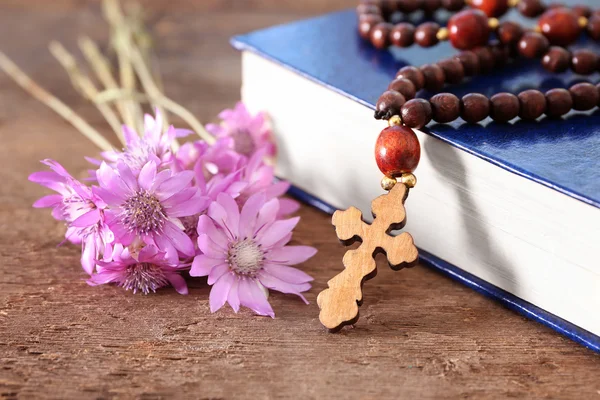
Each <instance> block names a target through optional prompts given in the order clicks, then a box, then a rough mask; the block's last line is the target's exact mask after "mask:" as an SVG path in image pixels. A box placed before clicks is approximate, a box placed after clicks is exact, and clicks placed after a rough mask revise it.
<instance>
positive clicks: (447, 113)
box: [429, 93, 460, 123]
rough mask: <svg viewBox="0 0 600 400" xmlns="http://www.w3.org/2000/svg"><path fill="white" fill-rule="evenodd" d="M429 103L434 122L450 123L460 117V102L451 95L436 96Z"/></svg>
mask: <svg viewBox="0 0 600 400" xmlns="http://www.w3.org/2000/svg"><path fill="white" fill-rule="evenodd" d="M429 102H430V103H431V110H432V113H433V114H432V115H433V120H434V121H435V122H439V123H446V122H451V121H454V120H455V119H457V118H458V117H459V116H460V100H459V99H458V97H456V96H455V95H453V94H452V93H439V94H436V95H435V96H433V97H432V98H431V99H429Z"/></svg>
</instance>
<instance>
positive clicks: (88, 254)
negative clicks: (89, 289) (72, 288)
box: [29, 160, 113, 274]
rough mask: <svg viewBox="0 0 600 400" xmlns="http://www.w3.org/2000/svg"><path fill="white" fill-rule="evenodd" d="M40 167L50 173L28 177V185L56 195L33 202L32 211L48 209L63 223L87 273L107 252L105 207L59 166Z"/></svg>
mask: <svg viewBox="0 0 600 400" xmlns="http://www.w3.org/2000/svg"><path fill="white" fill-rule="evenodd" d="M42 163H43V164H45V165H47V166H49V167H50V169H51V170H52V171H41V172H35V173H33V174H31V175H30V176H29V180H30V181H31V182H35V183H38V184H40V185H42V186H46V187H47V188H50V189H52V190H54V191H56V192H57V193H58V194H52V195H48V196H44V197H42V198H41V199H39V200H38V201H36V202H35V203H34V204H33V206H34V207H35V208H45V207H51V208H52V215H53V216H54V218H56V219H57V220H60V221H65V222H66V224H67V233H66V236H65V237H66V239H67V240H69V241H70V242H72V243H75V244H81V247H82V249H81V253H82V254H81V265H82V267H83V269H84V270H85V272H87V273H88V274H91V273H92V272H93V270H94V267H95V265H96V260H97V259H98V258H99V257H100V256H101V255H102V254H105V255H107V254H109V253H110V252H111V246H110V243H111V242H112V241H113V234H112V232H111V231H110V229H108V227H107V226H106V225H105V224H104V215H103V210H102V209H103V208H104V207H105V204H104V202H103V201H102V200H100V199H99V198H98V197H97V196H96V195H94V193H93V192H92V190H91V189H90V188H89V187H87V186H85V185H83V184H82V183H81V182H79V181H78V180H77V179H75V178H73V177H72V176H71V174H69V173H68V172H67V171H66V170H65V169H64V168H63V166H62V165H60V164H59V163H57V162H56V161H53V160H44V161H42Z"/></svg>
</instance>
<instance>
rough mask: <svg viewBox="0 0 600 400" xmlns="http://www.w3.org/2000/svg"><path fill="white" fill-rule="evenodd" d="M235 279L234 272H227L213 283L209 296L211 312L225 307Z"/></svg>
mask: <svg viewBox="0 0 600 400" xmlns="http://www.w3.org/2000/svg"><path fill="white" fill-rule="evenodd" d="M234 279H237V278H236V277H235V275H234V274H232V273H231V274H225V275H223V276H221V278H220V279H219V280H218V281H217V282H216V283H215V284H214V285H213V287H212V289H211V290H210V297H209V303H210V312H212V313H214V312H216V311H218V310H219V309H220V308H221V307H223V305H224V304H225V302H226V301H227V296H228V295H229V291H230V290H231V286H232V285H233V282H234Z"/></svg>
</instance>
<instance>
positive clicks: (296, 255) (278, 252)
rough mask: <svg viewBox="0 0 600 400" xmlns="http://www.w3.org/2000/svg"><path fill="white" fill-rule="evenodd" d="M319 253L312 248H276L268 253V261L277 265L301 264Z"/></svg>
mask: <svg viewBox="0 0 600 400" xmlns="http://www.w3.org/2000/svg"><path fill="white" fill-rule="evenodd" d="M316 253H317V249H315V248H314V247H310V246H285V247H280V248H274V249H272V250H270V251H269V252H268V253H267V260H269V261H270V262H272V263H276V264H285V265H295V264H300V263H302V262H304V261H306V260H308V259H309V258H311V257H312V256H314V255H315V254H316Z"/></svg>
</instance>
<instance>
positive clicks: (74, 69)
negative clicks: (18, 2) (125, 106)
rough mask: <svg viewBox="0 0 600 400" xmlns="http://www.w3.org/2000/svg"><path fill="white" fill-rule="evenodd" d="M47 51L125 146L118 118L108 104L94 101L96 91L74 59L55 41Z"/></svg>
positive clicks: (96, 94)
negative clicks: (94, 106)
mask: <svg viewBox="0 0 600 400" xmlns="http://www.w3.org/2000/svg"><path fill="white" fill-rule="evenodd" d="M49 49H50V52H51V53H52V55H53V56H54V57H55V58H56V59H57V60H58V62H59V63H60V64H61V65H62V66H63V68H64V69H65V70H66V71H67V74H69V78H70V79H71V82H72V83H73V86H74V87H75V89H76V90H78V91H79V92H80V93H81V94H82V95H83V96H84V97H85V98H87V99H88V100H90V101H91V102H93V103H94V104H95V105H96V107H97V108H98V111H99V112H100V114H102V116H103V117H104V119H106V122H108V124H109V125H110V127H111V128H112V129H113V131H114V132H115V134H116V135H117V137H118V138H119V140H120V141H121V143H122V144H125V137H124V136H123V133H122V129H121V121H119V118H118V117H117V115H116V114H115V112H114V111H113V109H112V108H111V107H110V106H109V105H108V104H106V103H99V102H97V101H96V97H97V96H98V89H97V88H96V86H95V85H94V83H93V82H92V81H91V80H90V79H89V78H88V77H87V76H86V75H85V74H84V73H82V72H81V71H80V69H79V67H78V66H77V62H76V61H75V57H73V56H72V55H71V53H69V52H68V51H67V49H65V48H64V47H63V45H62V44H60V43H58V42H56V41H52V42H50V46H49Z"/></svg>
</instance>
